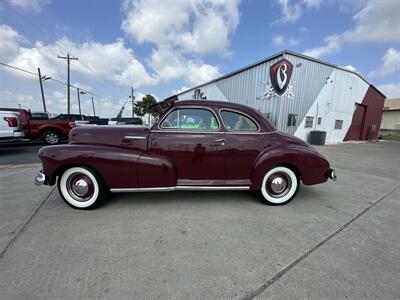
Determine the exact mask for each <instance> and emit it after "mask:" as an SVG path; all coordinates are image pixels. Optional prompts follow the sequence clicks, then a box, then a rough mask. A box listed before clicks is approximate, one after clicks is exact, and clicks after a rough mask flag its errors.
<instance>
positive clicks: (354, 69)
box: [342, 65, 358, 72]
mask: <svg viewBox="0 0 400 300" xmlns="http://www.w3.org/2000/svg"><path fill="white" fill-rule="evenodd" d="M342 68H345V69H348V70H350V71H353V72H358V71H357V69H356V68H355V67H354V66H352V65H347V66H342Z"/></svg>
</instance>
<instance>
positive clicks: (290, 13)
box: [277, 0, 302, 23]
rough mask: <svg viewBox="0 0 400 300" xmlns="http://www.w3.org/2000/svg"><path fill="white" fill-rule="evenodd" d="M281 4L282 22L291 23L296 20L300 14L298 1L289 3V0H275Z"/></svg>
mask: <svg viewBox="0 0 400 300" xmlns="http://www.w3.org/2000/svg"><path fill="white" fill-rule="evenodd" d="M277 1H278V4H279V5H280V6H281V11H282V18H281V21H282V22H290V23H293V22H295V21H297V20H298V19H299V18H300V16H301V15H302V7H301V4H300V3H298V2H297V3H293V4H291V3H290V0H277Z"/></svg>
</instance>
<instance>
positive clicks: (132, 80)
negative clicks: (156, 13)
mask: <svg viewBox="0 0 400 300" xmlns="http://www.w3.org/2000/svg"><path fill="white" fill-rule="evenodd" d="M3 32H4V33H5V34H3ZM0 33H1V35H0V40H1V41H2V43H1V44H0V49H1V50H2V58H3V52H4V53H5V55H4V58H5V61H6V62H7V63H9V64H11V65H14V66H17V67H20V68H22V69H27V70H29V71H32V72H36V71H37V67H40V68H41V70H42V72H43V74H47V75H50V76H53V77H58V78H60V77H61V78H65V75H64V74H65V64H66V62H65V61H64V60H61V59H59V58H57V56H56V54H65V52H66V49H68V51H69V52H70V53H71V54H72V55H74V56H77V57H78V58H79V60H80V61H81V62H82V63H81V62H80V61H72V62H71V69H72V70H73V71H77V72H78V73H80V74H82V75H85V76H87V77H89V78H91V79H94V80H102V81H105V80H110V81H112V82H114V83H116V84H119V85H122V86H131V85H134V86H135V87H140V86H143V85H152V84H155V83H156V79H155V78H153V76H152V75H150V74H148V73H147V71H146V69H145V67H144V65H143V64H142V63H141V62H140V61H139V60H138V59H136V57H135V56H134V54H133V51H132V49H130V48H127V47H126V46H125V44H124V41H123V40H122V39H117V40H116V41H115V42H113V43H108V44H102V43H97V42H93V41H90V42H85V43H83V44H77V43H74V42H73V41H71V40H69V39H68V38H66V37H63V38H61V39H59V40H57V41H55V42H54V43H51V44H47V45H45V44H43V43H42V42H40V41H39V42H36V43H35V45H34V46H33V47H30V48H29V47H23V46H22V45H21V36H20V35H19V34H18V33H17V32H16V31H15V30H13V29H12V28H11V27H9V26H7V25H2V26H1V27H0ZM10 53H11V54H10ZM19 75H20V76H27V75H26V74H25V75H24V73H19Z"/></svg>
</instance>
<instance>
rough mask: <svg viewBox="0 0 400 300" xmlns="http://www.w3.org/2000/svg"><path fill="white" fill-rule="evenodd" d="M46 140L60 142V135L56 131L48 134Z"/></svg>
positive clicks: (52, 142)
mask: <svg viewBox="0 0 400 300" xmlns="http://www.w3.org/2000/svg"><path fill="white" fill-rule="evenodd" d="M46 142H48V143H49V144H57V142H58V135H57V134H55V133H49V134H47V135H46Z"/></svg>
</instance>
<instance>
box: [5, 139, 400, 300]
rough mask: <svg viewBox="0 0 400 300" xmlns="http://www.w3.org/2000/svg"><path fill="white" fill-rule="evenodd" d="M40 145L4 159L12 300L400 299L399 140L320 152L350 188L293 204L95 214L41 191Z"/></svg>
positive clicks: (183, 202)
mask: <svg viewBox="0 0 400 300" xmlns="http://www.w3.org/2000/svg"><path fill="white" fill-rule="evenodd" d="M0 147H1V146H0ZM30 147H32V148H29V149H32V150H23V151H26V152H25V154H24V155H22V156H23V157H24V159H25V160H24V162H25V163H22V164H17V163H15V162H16V161H21V159H20V158H18V155H21V153H20V152H18V151H16V152H15V153H14V154H13V151H9V152H7V155H8V157H7V158H4V157H3V156H2V155H3V154H4V152H2V150H0V153H1V154H0V159H1V164H3V165H2V166H0V195H1V200H0V237H1V239H0V242H1V243H0V247H1V248H0V251H2V252H0V253H1V255H0V290H1V293H0V298H1V299H66V298H68V299H232V298H233V299H235V298H238V299H253V298H254V299H255V298H256V299H399V298H400V243H399V241H400V219H399V215H400V171H399V170H400V143H399V142H391V141H383V142H379V143H366V144H341V145H331V146H323V147H319V150H320V152H321V153H322V154H324V155H325V156H327V157H328V159H329V160H330V161H331V164H332V166H333V167H334V168H335V169H336V170H337V173H338V176H339V179H338V181H337V182H332V181H329V182H327V183H325V184H321V185H317V186H301V187H300V190H299V193H298V195H297V197H296V198H295V199H294V200H293V201H292V202H291V203H289V204H288V205H286V206H280V207H270V206H266V205H264V204H263V203H262V202H261V201H260V200H259V199H257V198H256V197H255V196H254V194H253V193H251V192H189V191H181V192H167V193H134V194H115V195H113V196H112V197H111V198H110V200H109V201H108V202H107V203H105V205H103V206H101V207H100V208H99V209H96V210H93V211H79V210H74V209H71V208H70V207H69V206H67V205H66V204H64V203H63V201H62V200H61V199H60V196H59V195H58V191H57V190H55V189H53V188H49V187H40V188H36V187H34V186H33V174H34V173H35V170H36V169H37V168H40V165H39V164H37V163H36V162H35V161H34V159H36V158H35V155H36V152H37V149H36V148H35V147H39V146H38V145H32V146H30ZM3 161H5V163H3ZM7 161H8V162H9V163H7ZM1 249H2V250H1Z"/></svg>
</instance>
